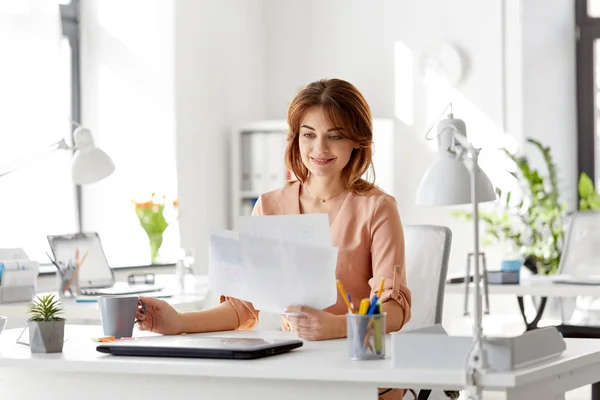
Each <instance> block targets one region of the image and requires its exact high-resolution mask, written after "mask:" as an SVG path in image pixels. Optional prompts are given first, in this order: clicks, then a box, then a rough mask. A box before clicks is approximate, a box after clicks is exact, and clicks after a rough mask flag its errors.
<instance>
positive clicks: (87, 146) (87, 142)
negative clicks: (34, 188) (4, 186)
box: [0, 126, 115, 185]
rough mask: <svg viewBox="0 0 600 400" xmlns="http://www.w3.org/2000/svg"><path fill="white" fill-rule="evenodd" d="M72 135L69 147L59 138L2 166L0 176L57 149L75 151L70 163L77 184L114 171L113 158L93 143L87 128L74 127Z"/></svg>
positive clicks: (96, 178) (98, 178)
mask: <svg viewBox="0 0 600 400" xmlns="http://www.w3.org/2000/svg"><path fill="white" fill-rule="evenodd" d="M73 137H74V142H75V145H74V146H73V147H69V146H68V145H67V142H66V141H65V140H64V139H61V140H59V141H58V142H56V143H53V144H51V145H50V146H48V147H46V148H45V149H43V150H41V151H39V152H37V153H34V154H31V155H28V156H26V157H24V158H22V159H21V160H18V161H16V162H14V163H11V164H9V165H6V166H4V167H3V168H2V169H0V178H2V177H3V176H6V175H8V174H10V173H11V172H14V171H16V170H18V169H20V168H22V167H24V166H25V165H27V164H29V163H30V162H32V161H34V160H35V159H37V158H39V157H42V156H44V155H47V154H50V153H53V152H55V151H57V150H74V151H75V154H74V155H73V161H72V164H71V178H72V179H73V182H75V183H76V184H77V185H86V184H89V183H94V182H98V181H101V180H102V179H104V178H106V177H108V176H109V175H111V174H112V173H113V172H114V170H115V164H114V163H113V160H112V159H111V158H110V157H109V156H108V154H106V153H105V152H104V151H102V150H101V149H99V148H97V147H96V146H95V145H94V138H93V137H92V133H91V132H90V131H89V129H87V128H83V127H81V126H79V127H77V128H76V129H75V132H74V133H73Z"/></svg>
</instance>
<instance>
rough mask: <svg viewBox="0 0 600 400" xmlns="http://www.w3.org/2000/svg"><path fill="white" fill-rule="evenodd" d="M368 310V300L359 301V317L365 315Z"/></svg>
mask: <svg viewBox="0 0 600 400" xmlns="http://www.w3.org/2000/svg"><path fill="white" fill-rule="evenodd" d="M368 310H369V299H362V300H361V301H360V307H359V308H358V313H359V314H360V315H365V314H366V313H367V311H368Z"/></svg>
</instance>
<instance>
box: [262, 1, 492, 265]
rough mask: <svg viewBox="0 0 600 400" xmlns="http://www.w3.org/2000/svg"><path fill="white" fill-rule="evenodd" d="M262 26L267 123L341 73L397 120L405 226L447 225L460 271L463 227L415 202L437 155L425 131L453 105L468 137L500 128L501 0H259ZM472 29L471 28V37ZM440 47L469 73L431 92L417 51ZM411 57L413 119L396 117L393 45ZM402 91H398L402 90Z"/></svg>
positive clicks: (382, 113)
mask: <svg viewBox="0 0 600 400" xmlns="http://www.w3.org/2000/svg"><path fill="white" fill-rule="evenodd" d="M265 15H266V23H267V36H266V37H267V68H268V71H269V73H268V76H267V99H266V100H267V117H269V118H276V117H280V116H282V115H285V111H286V107H287V104H288V103H289V100H290V99H291V98H292V97H293V96H294V94H295V93H296V91H297V90H298V88H299V87H301V86H302V85H305V84H307V83H308V82H310V81H313V80H316V79H320V78H331V77H339V78H342V79H346V80H348V81H350V82H352V83H353V84H355V85H356V86H357V87H358V89H359V90H360V91H361V92H362V93H363V94H364V95H365V97H366V99H367V101H368V102H369V104H370V105H371V109H372V112H373V115H374V116H375V117H381V118H394V119H395V120H396V124H395V126H396V128H395V130H396V132H395V133H396V136H395V138H394V139H395V143H396V144H395V146H396V149H395V150H396V152H395V154H396V159H395V182H394V188H395V193H394V195H395V196H396V198H397V200H398V204H399V207H400V212H401V216H402V219H403V222H404V223H405V224H414V223H432V224H441V225H448V226H451V227H452V229H453V231H454V233H455V236H454V240H455V246H454V247H453V252H452V267H453V269H454V270H457V269H458V270H460V268H462V265H464V259H465V256H466V252H467V250H468V249H469V248H470V247H471V246H470V243H471V242H470V240H469V239H470V237H471V236H470V232H471V228H470V225H469V224H467V223H464V222H459V221H456V220H455V219H454V218H451V217H450V216H449V209H447V208H423V207H418V206H416V205H415V204H414V197H415V193H416V189H417V186H418V183H419V180H420V178H421V176H422V174H423V173H424V171H425V169H426V168H427V166H428V165H429V164H430V163H431V161H432V160H433V157H434V154H435V153H434V152H433V151H432V149H431V147H430V143H428V142H427V141H426V140H425V138H424V137H425V132H426V130H427V129H428V127H429V126H430V125H431V124H432V123H433V122H434V120H435V118H436V117H437V116H438V115H439V114H440V113H441V112H442V110H443V108H444V107H445V105H446V104H447V103H448V102H449V101H452V102H453V104H454V113H455V117H457V118H463V119H464V120H465V122H466V123H467V128H468V130H469V132H470V133H473V135H474V137H476V135H477V134H479V135H480V136H483V135H489V136H493V135H498V134H499V132H500V133H501V131H502V124H503V97H502V96H503V86H502V84H503V83H502V48H501V45H502V38H501V34H502V29H501V23H502V20H501V12H500V3H499V2H481V1H475V0H461V1H454V2H451V3H449V2H444V1H439V0H428V1H419V2H410V3H409V2H398V1H379V2H364V1H342V0H334V1H328V2H322V1H318V0H314V1H286V2H281V1H276V0H266V1H265ZM474 32H477V33H476V34H474ZM441 41H447V42H449V43H452V44H455V45H456V46H458V47H459V48H460V49H461V50H462V52H463V53H464V54H465V55H466V58H467V75H466V77H465V80H464V82H463V83H462V84H461V85H460V86H459V88H458V89H459V90H458V91H451V90H450V91H447V92H444V91H442V90H436V89H435V88H433V89H432V88H428V87H426V86H425V84H424V83H423V81H422V79H421V77H420V76H419V73H418V68H417V67H418V62H419V57H420V55H421V53H422V52H423V51H424V50H425V49H427V48H428V47H429V46H431V45H434V44H436V43H439V42H441ZM398 42H400V43H402V44H403V46H405V47H406V48H407V51H405V54H407V55H408V56H409V57H407V58H404V59H403V58H400V60H403V63H410V66H409V67H408V70H409V71H410V72H411V73H412V79H409V80H403V81H404V85H405V86H402V85H400V87H399V90H400V91H409V92H412V96H411V97H409V98H408V99H407V101H409V102H411V103H412V104H410V103H409V104H407V105H406V106H407V107H411V108H412V110H413V112H412V115H411V116H410V117H411V118H404V120H399V119H397V118H396V115H395V109H396V95H397V93H396V85H395V70H396V68H404V69H407V67H406V65H398V66H397V65H395V45H396V43H398ZM400 94H402V93H400Z"/></svg>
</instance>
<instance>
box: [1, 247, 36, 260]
mask: <svg viewBox="0 0 600 400" xmlns="http://www.w3.org/2000/svg"><path fill="white" fill-rule="evenodd" d="M0 260H29V257H28V256H27V253H25V250H23V249H20V248H14V249H0Z"/></svg>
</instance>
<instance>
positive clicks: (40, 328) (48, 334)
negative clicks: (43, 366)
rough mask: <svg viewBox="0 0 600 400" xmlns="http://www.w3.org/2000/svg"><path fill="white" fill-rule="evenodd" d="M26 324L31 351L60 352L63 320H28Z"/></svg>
mask: <svg viewBox="0 0 600 400" xmlns="http://www.w3.org/2000/svg"><path fill="white" fill-rule="evenodd" d="M28 325H29V346H30V348H31V352H32V353H62V349H63V343H64V341H65V321H29V323H28Z"/></svg>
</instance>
